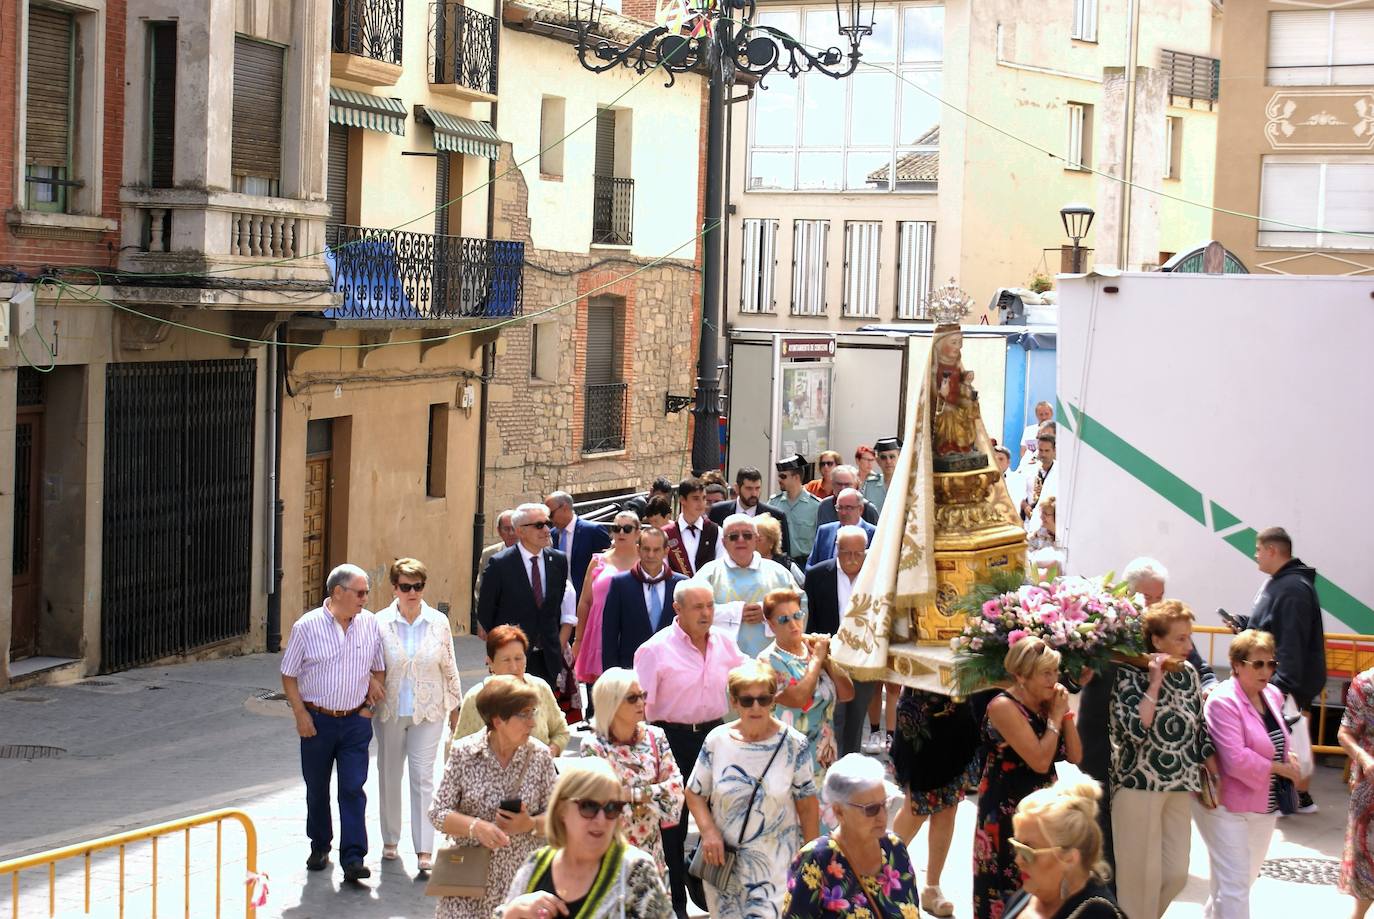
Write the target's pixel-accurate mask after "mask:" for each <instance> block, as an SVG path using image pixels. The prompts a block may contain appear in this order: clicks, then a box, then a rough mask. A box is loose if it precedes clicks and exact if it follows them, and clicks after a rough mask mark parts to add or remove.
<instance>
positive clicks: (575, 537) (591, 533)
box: [544, 491, 611, 594]
mask: <svg viewBox="0 0 1374 919" xmlns="http://www.w3.org/2000/svg"><path fill="white" fill-rule="evenodd" d="M544 506H545V507H547V508H548V509H549V521H550V522H551V523H552V524H553V526H552V527H551V532H550V534H549V535H550V537H551V538H552V539H553V547H554V548H555V549H557V550H558V551H560V552H562V553H563V554H564V555H566V556H567V557H568V566H569V576H570V577H571V578H572V589H573V593H574V594H580V593H581V592H582V582H583V581H585V580H586V579H587V566H588V565H590V564H591V563H592V556H593V555H595V554H596V553H598V552H604V551H605V550H606V549H607V548H609V547H610V545H611V534H610V533H607V532H606V528H605V527H601V526H597V525H596V524H595V523H588V522H587V521H586V520H583V519H582V518H581V517H579V516H577V514H576V513H575V512H574V511H573V499H572V495H570V494H568V493H567V492H566V491H555V492H553V493H552V494H550V495H549V496H548V497H547V498H545V499H544Z"/></svg>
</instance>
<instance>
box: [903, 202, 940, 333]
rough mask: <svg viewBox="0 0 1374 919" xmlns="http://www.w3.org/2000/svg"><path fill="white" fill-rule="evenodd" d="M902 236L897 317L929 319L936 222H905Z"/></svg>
mask: <svg viewBox="0 0 1374 919" xmlns="http://www.w3.org/2000/svg"><path fill="white" fill-rule="evenodd" d="M898 237H899V238H898V241H897V318H898V319H929V318H930V317H929V316H927V315H926V314H925V302H926V298H927V297H928V296H930V288H931V284H932V282H933V279H934V277H935V222H934V221H933V220H905V221H902V223H901V224H900V225H899V227H898Z"/></svg>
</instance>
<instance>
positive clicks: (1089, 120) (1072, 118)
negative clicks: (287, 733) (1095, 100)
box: [1064, 102, 1093, 170]
mask: <svg viewBox="0 0 1374 919" xmlns="http://www.w3.org/2000/svg"><path fill="white" fill-rule="evenodd" d="M1092 112H1093V107H1092V106H1091V105H1088V104H1086V103H1083V102H1070V103H1069V106H1068V113H1069V140H1068V149H1067V150H1066V151H1065V153H1064V157H1065V159H1066V160H1067V161H1068V162H1066V163H1065V164H1064V168H1065V169H1076V170H1086V169H1087V168H1088V167H1090V166H1091V165H1092V144H1093V116H1092Z"/></svg>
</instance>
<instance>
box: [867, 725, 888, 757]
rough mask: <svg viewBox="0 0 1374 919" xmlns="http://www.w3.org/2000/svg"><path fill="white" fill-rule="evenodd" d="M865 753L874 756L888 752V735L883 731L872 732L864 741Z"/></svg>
mask: <svg viewBox="0 0 1374 919" xmlns="http://www.w3.org/2000/svg"><path fill="white" fill-rule="evenodd" d="M863 751H864V752H865V753H868V754H873V755H876V754H878V753H885V752H887V733H886V732H885V731H882V730H877V731H873V732H871V733H870V734H869V735H868V739H867V740H865V741H864V745H863Z"/></svg>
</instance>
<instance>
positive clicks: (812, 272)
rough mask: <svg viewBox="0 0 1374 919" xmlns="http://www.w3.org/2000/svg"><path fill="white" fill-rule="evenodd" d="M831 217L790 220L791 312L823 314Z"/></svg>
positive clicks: (809, 314)
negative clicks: (825, 218)
mask: <svg viewBox="0 0 1374 919" xmlns="http://www.w3.org/2000/svg"><path fill="white" fill-rule="evenodd" d="M829 238H830V221H828V220H796V221H793V223H792V314H793V315H795V316H824V315H825V266H826V244H827V243H828V241H829Z"/></svg>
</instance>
